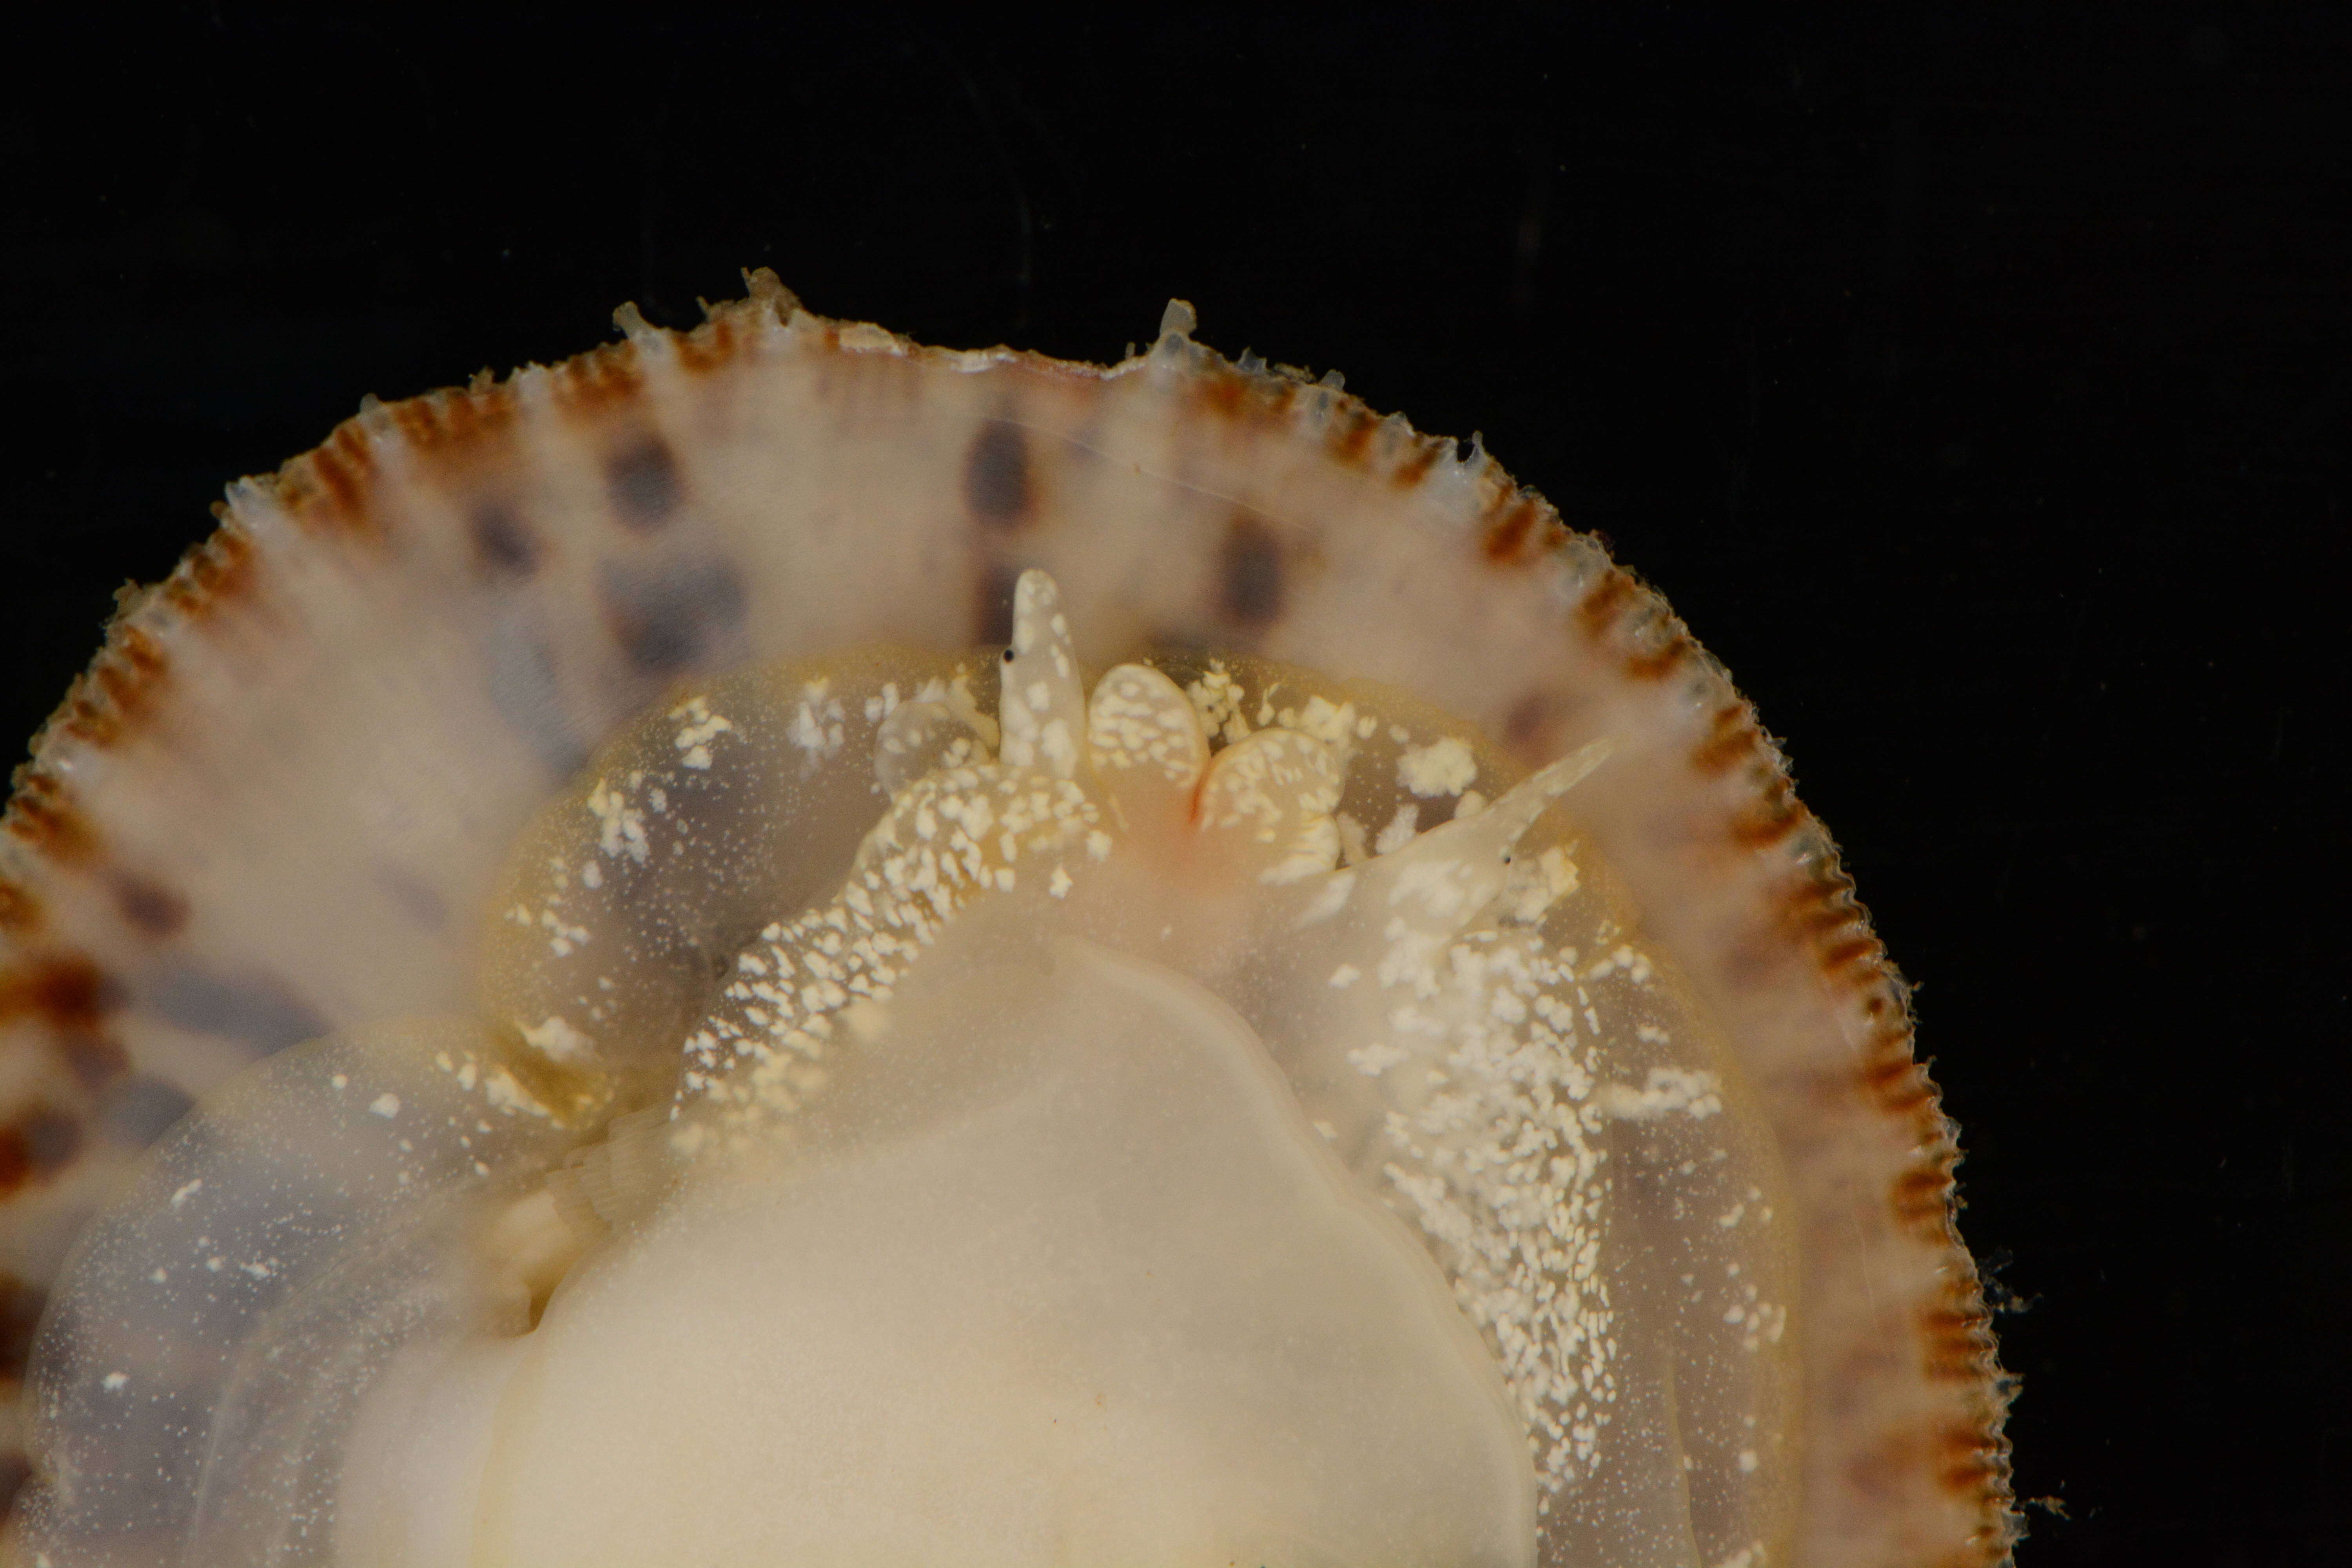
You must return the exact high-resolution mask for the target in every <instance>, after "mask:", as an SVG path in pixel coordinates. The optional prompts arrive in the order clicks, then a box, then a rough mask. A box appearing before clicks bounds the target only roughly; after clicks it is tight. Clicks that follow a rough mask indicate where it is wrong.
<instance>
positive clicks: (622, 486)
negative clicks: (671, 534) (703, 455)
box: [604, 436, 682, 533]
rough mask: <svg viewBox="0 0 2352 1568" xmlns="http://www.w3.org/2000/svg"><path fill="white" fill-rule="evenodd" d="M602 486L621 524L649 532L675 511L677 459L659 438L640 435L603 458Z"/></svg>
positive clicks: (642, 531) (677, 480)
mask: <svg viewBox="0 0 2352 1568" xmlns="http://www.w3.org/2000/svg"><path fill="white" fill-rule="evenodd" d="M604 487H605V489H606V490H607V491H609V492H610V493H611V495H612V498H613V510H614V511H615V512H616V513H618V514H619V516H620V519H621V521H622V522H623V523H625V524H626V525H627V526H628V527H630V528H634V529H635V530H636V531H638V532H640V533H652V532H654V531H656V530H658V529H660V528H663V527H665V526H666V525H667V523H668V522H669V518H670V513H672V512H674V511H676V510H677V503H678V496H679V492H680V490H681V489H682V486H681V485H680V483H679V479H678V473H677V458H676V457H674V456H673V455H672V454H671V452H670V449H669V446H668V444H667V442H665V441H663V440H662V438H661V437H658V436H646V437H641V438H640V439H638V440H637V441H635V443H633V444H632V445H630V446H627V447H623V448H622V449H621V450H620V451H618V452H616V453H614V455H613V456H612V457H611V458H608V459H607V460H606V461H605V464H604Z"/></svg>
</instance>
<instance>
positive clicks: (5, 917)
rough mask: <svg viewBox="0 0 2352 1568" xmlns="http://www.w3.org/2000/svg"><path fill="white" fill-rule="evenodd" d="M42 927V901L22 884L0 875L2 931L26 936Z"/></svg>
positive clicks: (0, 927) (0, 923)
mask: <svg viewBox="0 0 2352 1568" xmlns="http://www.w3.org/2000/svg"><path fill="white" fill-rule="evenodd" d="M40 929H41V906H40V901H39V900H37V899H35V898H34V897H33V895H32V893H31V892H30V891H28V890H27V889H25V888H24V887H22V886H21V885H19V884H17V883H16V882H12V881H10V880H9V879H6V878H5V877H0V931H5V932H6V933H7V934H8V935H10V936H15V937H26V936H30V935H31V934H32V933H33V932H35V931H38V930H40Z"/></svg>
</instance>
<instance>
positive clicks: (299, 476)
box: [276, 419, 382, 531]
mask: <svg viewBox="0 0 2352 1568" xmlns="http://www.w3.org/2000/svg"><path fill="white" fill-rule="evenodd" d="M374 479H375V457H374V454H373V452H371V451H370V450H369V447H368V437H367V432H366V430H365V429H364V428H363V427H362V425H361V423H360V421H359V420H357V419H346V420H344V421H343V422H342V423H341V425H338V426H335V431H334V434H333V435H331V436H329V437H327V439H326V441H325V442H324V443H323V444H322V445H321V446H320V447H319V448H318V449H317V450H315V451H312V452H310V453H307V454H305V455H304V456H302V457H299V458H295V459H294V460H293V461H292V462H290V463H288V464H287V465H286V466H285V467H284V468H280V469H278V479H277V481H276V486H277V491H278V504H279V505H281V506H283V507H284V508H285V509H286V510H287V511H288V512H289V514H290V515H292V516H293V517H294V518H295V519H296V520H297V521H300V522H302V523H305V524H307V525H309V526H310V527H313V528H321V529H349V530H352V531H372V530H373V529H376V528H379V527H381V526H382V521H381V520H380V519H378V518H376V517H374V516H373V514H372V512H371V511H370V509H369V507H368V505H367V496H368V490H369V489H370V488H371V486H372V485H373V480H374Z"/></svg>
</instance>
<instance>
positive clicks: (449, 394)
mask: <svg viewBox="0 0 2352 1568" xmlns="http://www.w3.org/2000/svg"><path fill="white" fill-rule="evenodd" d="M385 412H386V413H388V414H389V415H390V416H391V417H392V421H393V426H394V428H395V429H397V430H398V431H399V432H400V434H401V437H402V438H403V439H404V441H406V442H407V444H408V446H409V447H410V448H411V449H413V450H414V451H415V452H417V453H419V454H421V455H424V456H426V457H444V456H446V455H449V454H452V453H458V452H462V453H464V454H466V456H467V458H472V459H474V460H477V461H478V460H479V458H481V457H483V456H484V455H485V454H484V453H483V451H482V450H481V449H482V448H483V447H486V446H488V445H490V444H491V442H492V439H493V437H498V436H500V435H502V434H503V433H504V432H505V431H506V430H507V428H508V427H509V426H512V425H513V424H514V422H515V421H516V419H518V418H519V417H520V415H521V405H520V403H518V401H517V400H516V397H515V395H514V389H513V388H512V387H511V386H501V385H499V384H497V383H495V382H493V381H491V380H490V379H489V378H488V374H487V373H485V374H484V375H483V376H482V377H480V378H478V381H477V383H476V384H475V385H473V386H471V387H468V388H466V389H464V390H462V391H460V390H457V389H455V388H447V389H444V390H442V391H439V392H428V393H426V394H425V395H424V396H422V397H411V398H407V399H404V401H402V402H399V403H395V404H393V405H391V406H390V407H389V408H388V409H386V410H385Z"/></svg>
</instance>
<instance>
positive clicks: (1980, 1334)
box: [1919, 1280, 1994, 1383]
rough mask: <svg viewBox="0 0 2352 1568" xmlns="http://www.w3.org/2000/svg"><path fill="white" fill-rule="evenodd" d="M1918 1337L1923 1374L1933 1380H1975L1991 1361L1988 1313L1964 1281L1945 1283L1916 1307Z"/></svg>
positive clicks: (1990, 1327) (1975, 1291)
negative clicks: (1939, 1292) (1921, 1345)
mask: <svg viewBox="0 0 2352 1568" xmlns="http://www.w3.org/2000/svg"><path fill="white" fill-rule="evenodd" d="M1919 1337H1920V1339H1921V1341H1922V1342H1923V1343H1924V1344H1925V1346H1926V1350H1927V1375H1928V1376H1929V1377H1932V1378H1934V1379H1936V1380H1937V1382H1940V1383H1975V1382H1978V1381H1979V1380H1980V1379H1981V1378H1983V1377H1984V1376H1985V1373H1986V1369H1987V1368H1989V1367H1990V1365H1991V1364H1992V1358H1993V1352H1994V1346H1993V1335H1992V1315H1991V1314H1990V1313H1989V1312H1987V1311H1986V1310H1985V1309H1984V1301H1983V1300H1982V1298H1981V1297H1980V1296H1979V1294H1978V1292H1977V1290H1976V1289H1975V1288H1974V1286H1972V1285H1971V1284H1969V1282H1967V1281H1965V1280H1954V1281H1952V1282H1950V1283H1948V1284H1947V1285H1946V1286H1945V1288H1944V1291H1943V1294H1942V1295H1941V1296H1940V1297H1939V1298H1938V1299H1937V1300H1934V1301H1931V1302H1929V1303H1928V1304H1927V1306H1925V1307H1923V1308H1921V1309H1920V1311H1919Z"/></svg>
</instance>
